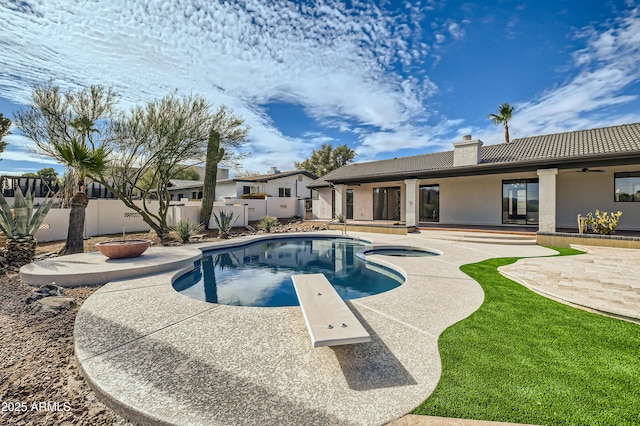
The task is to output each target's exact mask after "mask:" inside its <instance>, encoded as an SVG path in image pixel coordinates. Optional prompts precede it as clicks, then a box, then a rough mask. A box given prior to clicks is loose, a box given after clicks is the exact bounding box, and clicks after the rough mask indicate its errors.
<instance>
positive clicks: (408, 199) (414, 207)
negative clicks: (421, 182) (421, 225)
mask: <svg viewBox="0 0 640 426" xmlns="http://www.w3.org/2000/svg"><path fill="white" fill-rule="evenodd" d="M404 186H405V190H406V191H405V193H406V195H405V209H404V210H405V222H406V224H407V228H409V227H412V226H418V217H419V216H418V215H419V212H418V204H419V203H418V201H419V199H420V188H419V187H418V179H405V180H404Z"/></svg>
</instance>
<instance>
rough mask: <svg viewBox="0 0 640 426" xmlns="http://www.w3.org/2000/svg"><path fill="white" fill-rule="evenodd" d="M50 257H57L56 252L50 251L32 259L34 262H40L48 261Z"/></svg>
mask: <svg viewBox="0 0 640 426" xmlns="http://www.w3.org/2000/svg"><path fill="white" fill-rule="evenodd" d="M52 257H58V252H55V251H50V252H47V253H42V254H39V255H37V256H36V257H34V258H33V260H34V261H36V260H42V259H49V258H52Z"/></svg>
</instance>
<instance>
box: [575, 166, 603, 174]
mask: <svg viewBox="0 0 640 426" xmlns="http://www.w3.org/2000/svg"><path fill="white" fill-rule="evenodd" d="M576 173H604V170H600V169H590V168H588V167H583V168H581V169H580V170H576Z"/></svg>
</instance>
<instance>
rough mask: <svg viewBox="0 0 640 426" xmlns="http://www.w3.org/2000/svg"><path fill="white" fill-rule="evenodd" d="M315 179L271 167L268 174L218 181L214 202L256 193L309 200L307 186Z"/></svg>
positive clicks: (310, 176)
mask: <svg viewBox="0 0 640 426" xmlns="http://www.w3.org/2000/svg"><path fill="white" fill-rule="evenodd" d="M317 178H318V177H317V176H316V175H314V174H313V173H310V172H308V171H306V170H293V171H287V172H281V171H279V170H278V169H276V168H275V167H272V168H271V170H270V171H269V173H267V174H263V175H254V176H244V177H238V178H232V179H223V180H219V181H218V182H217V185H216V201H224V199H225V198H242V195H243V194H249V193H256V192H262V193H265V194H267V195H269V196H271V197H287V198H288V197H292V198H300V199H306V198H311V190H310V189H309V188H307V185H309V184H310V183H311V182H313V181H314V180H316V179H317Z"/></svg>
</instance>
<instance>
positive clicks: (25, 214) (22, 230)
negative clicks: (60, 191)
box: [0, 189, 55, 267]
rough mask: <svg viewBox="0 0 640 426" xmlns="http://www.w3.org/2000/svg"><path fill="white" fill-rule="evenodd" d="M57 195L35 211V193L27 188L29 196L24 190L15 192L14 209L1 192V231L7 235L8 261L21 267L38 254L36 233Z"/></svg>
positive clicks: (6, 256)
mask: <svg viewBox="0 0 640 426" xmlns="http://www.w3.org/2000/svg"><path fill="white" fill-rule="evenodd" d="M54 200H55V197H51V198H49V199H47V200H45V201H44V202H43V203H42V204H40V206H38V208H37V209H36V211H35V212H34V211H33V193H32V192H30V191H29V190H27V196H26V197H25V196H24V195H23V194H22V190H20V189H19V190H17V191H16V192H15V199H14V203H13V211H12V209H11V206H9V203H8V202H7V200H6V198H4V196H3V195H2V194H0V231H2V233H3V234H4V235H5V236H6V237H7V243H6V255H5V258H6V260H7V263H8V264H9V265H11V266H15V267H20V266H22V265H26V264H27V263H30V262H31V261H32V260H33V258H34V257H35V254H36V240H35V238H34V235H35V234H36V232H38V229H40V225H42V222H43V221H44V218H45V217H46V216H47V213H49V209H50V208H51V205H52V204H53V201H54Z"/></svg>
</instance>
